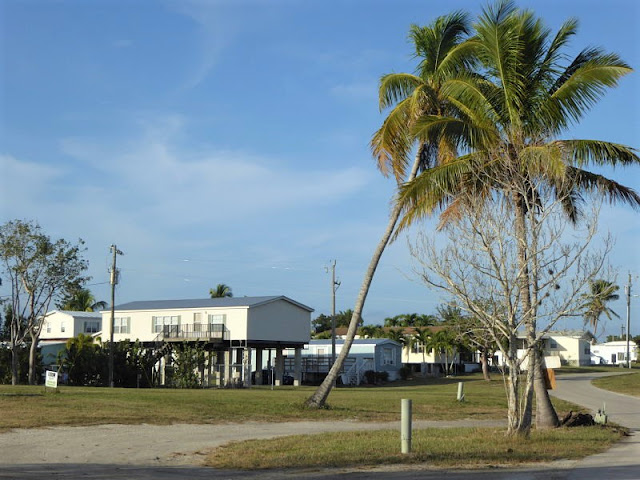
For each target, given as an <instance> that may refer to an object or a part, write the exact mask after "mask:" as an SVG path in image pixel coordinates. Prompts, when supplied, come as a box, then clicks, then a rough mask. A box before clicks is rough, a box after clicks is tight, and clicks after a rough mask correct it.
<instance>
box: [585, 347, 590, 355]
mask: <svg viewBox="0 0 640 480" xmlns="http://www.w3.org/2000/svg"><path fill="white" fill-rule="evenodd" d="M590 353H591V348H589V346H588V345H587V346H586V347H584V354H585V355H589V354H590Z"/></svg>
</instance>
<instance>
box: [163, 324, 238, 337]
mask: <svg viewBox="0 0 640 480" xmlns="http://www.w3.org/2000/svg"><path fill="white" fill-rule="evenodd" d="M158 340H166V341H170V340H173V341H176V340H208V341H212V340H214V341H215V340H218V341H223V340H229V330H227V328H226V326H225V325H223V324H217V323H213V324H211V323H209V324H200V323H191V324H190V323H187V324H182V325H163V326H162V329H161V330H160V332H158Z"/></svg>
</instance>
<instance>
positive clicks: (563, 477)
mask: <svg viewBox="0 0 640 480" xmlns="http://www.w3.org/2000/svg"><path fill="white" fill-rule="evenodd" d="M598 376H600V375H598V374H594V375H584V374H581V375H563V376H561V377H559V378H558V388H557V390H555V391H553V392H552V393H553V395H555V396H557V397H558V398H562V399H565V400H568V401H571V402H574V403H578V404H581V405H584V406H586V407H588V408H590V409H592V410H593V411H594V412H595V411H596V410H597V409H599V408H602V404H603V402H606V410H607V413H608V415H609V416H610V419H611V421H614V422H616V423H619V424H621V425H624V426H627V427H629V428H631V429H632V435H631V436H629V437H627V438H625V440H624V441H622V442H620V443H619V444H618V445H616V446H614V447H613V448H612V449H610V450H609V451H607V452H605V453H603V454H599V455H594V456H591V457H588V458H586V459H584V460H581V461H565V462H556V463H553V464H547V465H542V466H540V467H537V466H536V467H535V468H524V469H491V470H475V471H460V470H435V469H430V468H429V467H428V466H411V467H403V466H387V467H384V468H378V469H308V470H303V471H301V470H291V471H268V472H265V471H256V472H243V471H239V472H238V471H221V470H214V469H211V468H201V467H189V466H137V465H123V464H109V463H104V464H95V463H55V464H48V463H39V464H33V465H30V464H26V463H22V464H16V465H7V464H5V465H0V479H2V478H12V479H44V478H52V479H57V478H60V479H62V478H64V479H78V480H79V479H83V480H93V479H136V480H151V479H160V480H163V479H172V480H175V479H191V478H193V479H201V478H207V479H229V480H235V479H254V478H256V479H257V478H260V479H261V480H271V479H294V478H307V479H315V480H325V479H336V478H338V479H342V478H345V479H350V480H356V479H407V480H408V479H439V478H447V479H452V480H457V479H465V480H468V479H474V480H489V479H492V480H493V479H512V480H542V479H545V480H604V479H615V480H640V438H639V437H640V398H636V397H629V396H625V395H619V394H615V393H612V392H607V391H605V390H600V389H598V388H595V387H593V386H592V385H591V384H590V381H591V380H592V379H593V378H596V377H598ZM1 437H2V436H0V438H1ZM2 451H3V449H2V445H0V454H1V453H2ZM33 453H34V452H33V451H31V452H30V451H29V450H28V449H25V451H24V458H25V459H26V458H29V455H30V454H33ZM23 461H24V460H23Z"/></svg>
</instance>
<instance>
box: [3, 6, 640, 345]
mask: <svg viewBox="0 0 640 480" xmlns="http://www.w3.org/2000/svg"><path fill="white" fill-rule="evenodd" d="M484 4H485V3H484V2H476V1H448V2H440V1H433V0H431V1H430V0H422V1H413V0H398V1H393V2H391V1H323V2H307V1H301V0H274V1H266V0H264V1H258V0H240V1H231V0H228V1H179V2H178V1H174V2H171V1H159V2H151V1H140V0H127V1H124V0H95V1H91V2H86V1H81V0H74V1H69V0H58V1H54V0H50V1H40V0H26V1H17V0H3V1H2V2H0V9H1V11H0V17H2V20H1V21H2V25H1V32H2V33H1V36H0V41H1V47H0V48H1V58H2V61H1V68H2V71H1V72H0V73H1V75H0V77H1V78H0V82H1V84H0V85H1V90H0V92H1V93H0V95H1V97H0V102H1V103H0V195H1V197H0V222H2V223H4V222H5V221H7V220H10V219H14V218H24V219H33V220H37V221H38V222H39V223H40V224H41V225H42V227H43V228H44V229H45V231H46V232H47V233H49V234H50V235H52V236H54V237H64V238H66V239H70V240H72V239H76V238H78V237H82V238H83V239H84V240H85V241H86V246H87V248H88V251H87V258H88V259H89V260H90V264H91V268H90V273H91V275H92V276H93V280H92V282H91V283H92V284H94V285H92V286H91V289H92V291H93V292H94V293H95V295H96V297H98V298H99V299H108V298H109V290H108V285H106V284H105V282H107V280H108V276H107V267H108V263H109V245H110V244H112V243H116V244H117V245H118V247H119V248H120V249H121V250H123V251H124V253H125V255H124V256H122V257H120V258H119V259H118V261H119V266H120V267H121V269H122V282H121V284H120V285H119V287H118V291H117V300H116V303H123V302H126V301H132V300H147V299H166V298H198V297H206V296H207V294H208V289H209V288H210V287H213V286H215V285H216V284H217V283H226V284H228V285H230V286H231V287H232V288H233V291H234V294H235V295H236V296H240V295H280V294H283V295H287V296H289V297H291V298H294V299H295V300H298V301H300V302H302V303H305V304H307V305H309V306H311V307H312V308H314V309H316V314H317V313H328V311H329V309H330V305H331V303H330V276H329V275H328V274H327V273H326V272H325V267H326V266H328V265H329V264H330V261H331V260H332V259H336V260H337V276H338V278H339V279H340V281H341V286H340V288H339V290H338V293H337V299H336V302H337V309H338V310H346V309H348V308H352V307H353V303H354V301H355V297H356V295H357V292H358V290H359V288H360V284H361V281H362V276H363V274H364V270H365V268H366V266H367V264H368V262H369V259H370V255H371V253H372V251H373V248H374V246H375V244H376V243H377V242H378V240H379V238H380V235H381V232H382V230H383V228H384V226H385V224H386V220H387V215H388V211H389V204H390V199H391V196H392V193H393V186H394V185H393V181H392V180H390V179H385V178H383V177H382V176H381V175H380V174H379V173H378V171H377V170H376V168H375V165H374V162H373V160H372V158H371V155H370V152H369V148H368V142H369V139H370V138H371V135H372V133H373V132H374V131H375V130H376V129H377V128H378V126H379V125H380V123H381V121H382V119H383V115H382V114H381V113H380V112H379V111H378V108H377V82H378V79H379V78H380V76H381V75H382V74H384V73H389V72H402V71H409V72H411V71H413V70H414V67H415V65H414V63H413V62H412V58H411V46H410V45H409V43H408V41H407V32H408V28H409V26H410V24H412V23H417V24H426V23H429V22H430V21H431V20H433V19H434V18H435V17H436V16H438V15H441V14H444V13H448V12H450V11H452V10H455V9H458V8H463V9H466V10H468V11H470V12H471V13H478V12H479V11H480V8H481V6H482V5H484ZM518 5H520V6H523V7H531V8H533V9H534V10H535V11H536V13H537V14H539V15H540V16H542V17H543V18H544V19H545V20H546V21H547V23H548V24H549V26H551V27H552V28H554V29H557V28H558V26H559V25H560V24H561V22H562V21H564V20H566V19H567V18H568V17H570V16H572V15H575V16H577V17H578V18H579V20H580V31H579V34H578V35H577V36H576V37H575V39H574V40H573V42H572V45H571V47H572V50H571V51H572V52H573V53H574V54H575V53H577V51H578V50H579V49H581V48H583V47H585V46H587V45H601V46H603V47H604V48H605V49H606V50H609V51H615V52H617V53H619V54H620V55H621V56H622V57H623V58H624V59H625V60H626V61H627V62H628V63H630V64H631V65H632V66H633V67H635V68H639V67H640V53H639V49H638V45H640V41H639V40H640V39H639V34H638V23H639V21H640V5H639V4H638V2H636V1H634V0H612V1H609V2H601V1H591V0H568V1H557V0H556V1H527V2H525V1H522V2H518ZM639 78H640V77H639V74H638V73H634V74H632V75H630V76H628V77H627V78H624V79H623V80H622V82H621V85H620V87H619V88H617V89H616V90H613V91H611V92H610V93H609V94H608V95H607V96H606V97H605V99H604V100H603V101H601V102H600V103H599V104H598V105H597V106H596V107H595V108H594V109H593V110H592V111H591V113H590V114H589V115H588V116H587V118H586V119H585V120H584V121H583V122H582V123H581V124H580V125H579V126H576V127H574V128H573V129H572V130H571V131H569V132H567V135H566V136H567V137H573V138H599V139H604V140H609V141H615V142H620V143H625V144H628V145H632V146H634V147H638V146H639V145H638V132H640V120H639V114H638V112H639V111H640V110H639V106H640V101H639V93H638V92H640V80H639ZM603 173H606V174H607V175H610V176H612V177H613V178H615V179H616V180H619V181H621V182H622V183H624V184H626V185H628V186H631V187H633V188H635V189H636V190H639V191H640V170H639V169H634V170H626V171H623V170H616V171H606V172H603ZM638 215H639V213H638V212H634V211H632V210H631V209H630V208H628V207H624V206H616V207H612V208H611V207H606V208H605V209H604V210H603V215H602V223H601V229H602V230H605V231H606V230H610V231H611V232H612V233H613V234H614V235H615V237H616V239H617V244H616V247H615V250H614V252H613V254H612V256H611V263H612V264H613V265H614V266H615V267H617V268H618V270H619V278H618V281H619V282H620V283H622V282H626V273H627V271H631V272H632V273H633V274H634V275H637V274H640V258H639V255H638V248H637V242H638V240H640V235H639V229H638V224H639V222H638ZM424 228H425V229H427V230H429V229H431V230H432V229H433V223H432V222H427V223H425V224H424ZM410 272H411V260H410V257H409V255H408V252H407V248H406V239H405V238H401V239H400V240H399V241H398V242H397V243H396V244H394V245H393V246H392V247H391V248H390V249H389V250H388V251H387V252H386V253H385V255H384V257H383V260H382V263H381V266H380V268H379V271H378V273H377V276H376V279H375V281H374V284H373V287H372V289H371V292H370V295H369V299H368V301H367V306H366V308H365V311H364V315H363V316H364V318H365V321H366V322H367V323H382V322H383V320H384V318H385V317H386V316H392V315H395V314H399V313H407V312H419V313H434V311H435V308H436V307H437V305H438V304H440V303H441V302H442V301H443V300H444V299H442V298H438V297H437V296H436V295H435V293H434V292H431V291H429V290H427V289H426V288H425V287H423V286H422V285H420V284H419V283H418V282H416V281H415V280H413V279H412V278H411V273H410ZM636 281H637V287H636V289H635V291H636V292H640V280H636ZM3 288H6V287H3ZM5 293H6V292H5ZM634 302H635V305H637V306H636V307H635V308H636V311H637V312H640V301H638V300H637V299H636V300H634ZM615 309H616V311H617V312H618V313H619V314H620V315H621V316H622V318H623V319H624V318H625V306H624V304H623V302H622V301H620V302H619V303H618V304H617V305H616V308H615ZM639 315H640V314H639ZM620 323H621V322H612V323H610V324H609V325H608V330H609V331H610V332H611V333H618V332H619V331H620ZM635 325H638V323H637V322H635ZM561 326H567V327H572V326H578V325H573V324H566V325H561ZM633 330H635V331H636V333H638V332H637V331H638V330H640V327H636V328H635V329H634V328H632V331H633Z"/></svg>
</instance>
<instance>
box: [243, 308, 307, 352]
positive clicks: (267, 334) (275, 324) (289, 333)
mask: <svg viewBox="0 0 640 480" xmlns="http://www.w3.org/2000/svg"><path fill="white" fill-rule="evenodd" d="M310 331H311V312H309V311H308V310H306V309H304V308H300V307H298V306H297V305H295V304H293V303H291V302H288V301H286V300H284V299H280V300H277V301H273V302H270V303H267V304H264V305H259V306H255V307H252V308H251V309H249V320H248V329H247V333H246V335H247V338H248V339H249V340H267V341H281V342H296V343H308V342H309V339H310Z"/></svg>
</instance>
